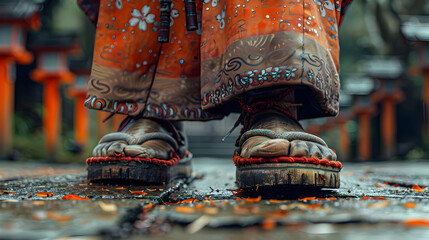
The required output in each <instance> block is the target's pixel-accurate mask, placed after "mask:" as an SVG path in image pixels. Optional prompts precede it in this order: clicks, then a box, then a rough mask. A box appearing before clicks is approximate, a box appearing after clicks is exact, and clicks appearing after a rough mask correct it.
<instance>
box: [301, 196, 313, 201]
mask: <svg viewBox="0 0 429 240" xmlns="http://www.w3.org/2000/svg"><path fill="white" fill-rule="evenodd" d="M314 199H316V197H305V198H298V201H309V200H314Z"/></svg>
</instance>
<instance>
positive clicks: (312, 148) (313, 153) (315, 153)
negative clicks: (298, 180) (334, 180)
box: [307, 142, 323, 159]
mask: <svg viewBox="0 0 429 240" xmlns="http://www.w3.org/2000/svg"><path fill="white" fill-rule="evenodd" d="M307 146H308V149H309V155H310V157H312V158H317V159H322V158H323V155H322V152H321V150H320V148H319V147H318V146H317V145H316V144H315V143H311V142H309V143H307Z"/></svg>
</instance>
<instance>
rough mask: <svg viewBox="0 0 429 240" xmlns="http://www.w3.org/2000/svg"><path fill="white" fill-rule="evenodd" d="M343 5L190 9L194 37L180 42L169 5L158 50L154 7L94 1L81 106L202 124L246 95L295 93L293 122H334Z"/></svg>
mask: <svg viewBox="0 0 429 240" xmlns="http://www.w3.org/2000/svg"><path fill="white" fill-rule="evenodd" d="M350 2H351V1H350V0H338V1H335V0H291V1H278V0H276V1H274V0H258V1H256V0H197V1H196V5H197V17H198V20H199V25H200V29H199V30H197V31H191V32H189V31H187V30H186V16H185V3H184V1H183V0H173V1H172V4H171V12H170V15H171V16H170V34H169V42H168V43H163V44H161V43H159V42H158V41H157V39H158V30H159V15H160V2H159V1H158V0H150V1H137V0H127V1H125V0H122V1H121V0H116V1H111V0H101V1H100V2H99V9H98V11H97V12H98V20H97V23H96V26H97V32H96V44H95V49H94V59H93V69H92V73H91V79H90V82H89V91H88V98H87V100H86V103H85V105H86V106H87V107H89V108H93V109H98V110H104V111H109V112H115V113H122V114H128V115H133V116H136V115H141V114H143V113H144V116H145V117H155V118H164V119H170V120H208V119H212V118H220V117H221V116H222V115H224V114H227V113H228V112H231V111H237V110H239V109H237V108H236V107H234V106H236V100H237V98H239V97H241V96H243V94H245V93H247V92H249V91H253V90H261V89H268V88H273V87H274V88H282V87H288V86H296V87H298V88H299V89H304V90H302V91H299V94H297V93H298V92H297V93H295V96H296V101H297V102H299V101H301V100H302V99H304V100H303V101H306V103H307V104H303V106H302V107H300V108H299V109H297V111H298V112H302V113H303V112H305V114H298V116H301V117H300V118H307V117H317V116H323V115H336V114H337V113H338V100H339V84H340V82H339V75H338V71H339V46H338V28H339V25H340V22H341V21H342V18H343V15H344V9H345V8H347V6H348V4H349V3H350ZM152 80H153V84H152ZM148 95H149V96H148ZM305 99H307V100H308V99H310V100H308V101H307V100H305ZM146 100H147V102H146ZM312 102H314V103H315V104H311V103H312Z"/></svg>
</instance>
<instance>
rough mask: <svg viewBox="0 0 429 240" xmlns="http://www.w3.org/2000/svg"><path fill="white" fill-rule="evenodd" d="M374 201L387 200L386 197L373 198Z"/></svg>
mask: <svg viewBox="0 0 429 240" xmlns="http://www.w3.org/2000/svg"><path fill="white" fill-rule="evenodd" d="M372 199H375V200H385V199H386V198H385V197H372Z"/></svg>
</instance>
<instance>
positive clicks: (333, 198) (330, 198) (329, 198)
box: [326, 197, 338, 200]
mask: <svg viewBox="0 0 429 240" xmlns="http://www.w3.org/2000/svg"><path fill="white" fill-rule="evenodd" d="M326 200H338V198H336V197H327V198H326Z"/></svg>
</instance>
